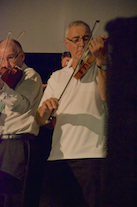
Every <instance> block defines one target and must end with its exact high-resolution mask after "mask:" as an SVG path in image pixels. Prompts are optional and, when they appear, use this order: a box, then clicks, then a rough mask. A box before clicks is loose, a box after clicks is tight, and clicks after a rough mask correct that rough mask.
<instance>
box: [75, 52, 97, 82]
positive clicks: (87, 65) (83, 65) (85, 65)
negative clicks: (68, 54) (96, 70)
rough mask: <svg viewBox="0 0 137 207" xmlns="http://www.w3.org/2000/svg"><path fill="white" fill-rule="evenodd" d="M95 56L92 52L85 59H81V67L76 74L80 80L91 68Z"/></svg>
mask: <svg viewBox="0 0 137 207" xmlns="http://www.w3.org/2000/svg"><path fill="white" fill-rule="evenodd" d="M94 60H95V57H94V56H93V55H92V54H91V53H90V54H89V55H87V56H86V58H85V60H82V61H81V64H80V68H79V70H78V72H77V73H76V74H75V75H74V77H75V78H76V79H77V80H78V79H80V78H82V76H83V75H84V74H85V72H86V70H88V69H89V68H90V66H91V65H92V63H93V62H94Z"/></svg>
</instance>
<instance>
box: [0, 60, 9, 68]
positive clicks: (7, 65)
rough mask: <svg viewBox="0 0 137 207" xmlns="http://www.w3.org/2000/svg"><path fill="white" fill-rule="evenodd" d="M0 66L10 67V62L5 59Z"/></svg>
mask: <svg viewBox="0 0 137 207" xmlns="http://www.w3.org/2000/svg"><path fill="white" fill-rule="evenodd" d="M2 67H6V68H9V67H11V64H10V62H9V61H8V60H7V59H5V60H4V62H3V63H2Z"/></svg>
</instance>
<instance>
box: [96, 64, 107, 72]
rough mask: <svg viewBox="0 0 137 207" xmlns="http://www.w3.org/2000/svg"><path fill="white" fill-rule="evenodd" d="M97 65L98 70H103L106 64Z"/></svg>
mask: <svg viewBox="0 0 137 207" xmlns="http://www.w3.org/2000/svg"><path fill="white" fill-rule="evenodd" d="M97 67H98V68H99V69H100V70H103V71H105V70H106V69H107V66H106V65H101V66H100V65H97Z"/></svg>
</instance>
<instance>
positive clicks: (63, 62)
mask: <svg viewBox="0 0 137 207" xmlns="http://www.w3.org/2000/svg"><path fill="white" fill-rule="evenodd" d="M70 59H71V54H70V52H63V53H62V55H61V65H62V68H64V67H65V66H67V64H68V62H69V60H70ZM42 85H43V90H45V88H46V87H47V84H42Z"/></svg>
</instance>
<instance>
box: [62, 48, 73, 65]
mask: <svg viewBox="0 0 137 207" xmlns="http://www.w3.org/2000/svg"><path fill="white" fill-rule="evenodd" d="M70 59H71V54H70V52H63V53H62V55H61V65H62V68H64V67H66V66H67V64H68V62H69V60H70Z"/></svg>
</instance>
